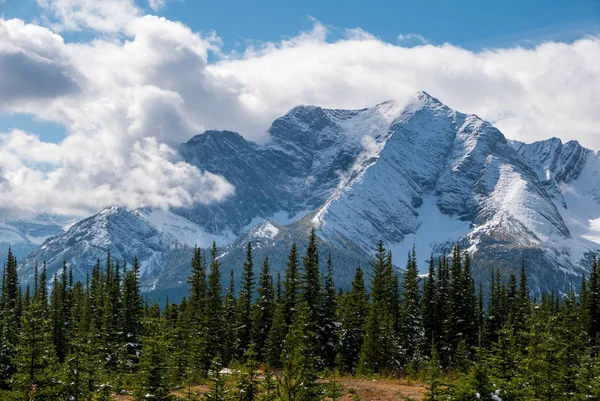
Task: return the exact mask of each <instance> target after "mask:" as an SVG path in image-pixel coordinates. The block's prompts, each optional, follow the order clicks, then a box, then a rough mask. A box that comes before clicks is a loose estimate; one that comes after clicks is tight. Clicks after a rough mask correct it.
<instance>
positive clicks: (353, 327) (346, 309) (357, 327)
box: [337, 267, 369, 373]
mask: <svg viewBox="0 0 600 401" xmlns="http://www.w3.org/2000/svg"><path fill="white" fill-rule="evenodd" d="M368 313H369V296H368V294H367V290H366V288H365V282H364V277H363V271H362V269H361V268H360V267H357V268H356V272H355V274H354V280H353V281H352V289H351V290H350V291H349V292H348V293H346V294H345V295H344V296H343V297H342V299H341V305H340V320H341V329H340V349H339V353H338V361H337V363H338V366H339V368H340V369H341V370H342V371H344V372H350V373H352V372H354V370H355V369H356V365H357V364H358V358H359V355H360V350H361V348H362V344H363V340H364V330H365V329H364V326H365V322H366V320H367V315H368Z"/></svg>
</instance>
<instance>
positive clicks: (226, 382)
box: [0, 231, 600, 401]
mask: <svg viewBox="0 0 600 401" xmlns="http://www.w3.org/2000/svg"><path fill="white" fill-rule="evenodd" d="M290 246H291V248H290V251H289V255H288V257H287V259H288V261H287V264H286V265H287V268H286V270H285V272H284V274H283V275H279V274H278V275H277V276H276V277H273V275H272V274H271V272H270V266H269V259H268V258H266V259H264V261H255V260H254V258H253V251H252V244H251V243H249V244H248V245H247V257H246V262H245V263H244V265H243V277H242V282H241V286H240V288H234V284H233V283H234V280H233V274H232V273H231V284H230V285H229V286H227V288H223V287H222V284H221V282H222V280H221V278H222V277H221V276H222V275H228V274H230V272H229V271H224V270H225V269H224V266H222V265H221V262H220V259H219V258H218V257H217V255H218V253H217V249H216V246H213V248H212V251H211V253H210V254H209V255H205V254H204V253H203V252H202V251H200V250H199V249H196V250H195V251H194V255H193V259H192V261H191V271H190V275H189V278H188V285H189V293H188V296H187V297H186V298H185V299H183V300H182V301H181V302H180V303H170V302H169V301H168V300H167V301H166V302H165V303H164V304H161V305H158V304H157V303H151V302H149V301H148V300H147V299H146V298H145V297H144V294H142V293H141V291H140V282H139V280H140V278H139V265H138V263H137V260H136V263H134V264H133V266H128V265H127V264H126V263H122V262H121V261H119V260H114V259H112V258H111V255H110V253H109V254H108V255H107V257H106V260H105V261H104V262H103V263H101V262H100V261H98V262H97V263H96V265H95V267H94V269H93V272H92V274H91V275H89V276H88V277H87V279H86V281H85V282H74V280H73V274H72V271H71V269H70V267H69V262H68V261H65V263H64V267H63V269H62V271H61V272H60V273H59V274H56V275H54V276H53V277H48V275H47V271H46V268H45V265H41V266H39V267H38V268H36V271H35V280H34V284H33V286H32V287H30V286H27V287H26V288H25V289H23V288H22V287H21V285H20V282H19V277H18V275H17V260H16V258H15V257H14V256H13V255H12V253H10V252H9V255H8V258H7V261H6V264H5V265H4V269H3V274H2V293H1V298H0V330H1V337H0V399H1V400H111V399H115V398H114V397H117V396H118V397H121V398H119V399H136V400H149V399H151V400H175V399H187V400H234V399H235V400H248V401H250V400H286V401H288V400H289V401H291V400H307V401H309V400H310V401H312V400H319V399H330V400H336V399H340V398H341V397H342V396H351V395H352V396H353V397H354V398H353V399H360V397H359V395H358V394H352V389H348V388H344V387H343V386H342V385H340V382H339V381H338V380H337V378H340V377H346V376H349V375H352V376H354V377H357V376H360V377H403V378H409V379H411V380H416V381H420V382H422V383H424V386H425V387H426V388H427V392H426V394H425V397H426V398H427V399H428V400H438V399H440V400H441V399H448V400H450V399H451V400H477V399H484V400H492V399H493V400H505V401H507V400H530V399H531V400H573V399H575V400H584V399H586V400H588V399H599V397H600V356H599V355H598V348H597V345H598V333H599V332H600V281H599V277H598V274H599V272H598V270H599V267H598V263H597V262H596V260H595V259H594V262H593V265H592V270H591V271H592V273H591V276H590V277H589V280H588V279H586V278H584V279H583V281H582V282H581V283H576V284H575V283H573V285H572V286H571V290H570V291H569V292H568V293H563V294H555V293H547V294H544V295H543V296H542V297H541V298H540V299H531V298H530V291H529V288H528V284H527V278H526V277H527V263H526V260H523V264H522V269H521V274H520V276H519V277H517V276H515V275H509V276H508V277H504V276H502V273H501V272H500V271H499V270H496V269H493V270H492V278H491V280H490V281H491V286H490V287H489V288H482V287H481V286H479V288H476V287H475V282H474V280H473V272H472V269H471V259H470V255H469V253H467V252H463V251H461V249H460V247H459V246H458V245H457V246H455V248H454V250H453V252H452V254H451V255H449V256H443V257H440V258H437V259H436V260H434V259H433V258H431V260H430V264H429V274H428V275H426V276H425V277H421V276H419V274H418V271H419V270H418V266H417V256H416V254H415V251H414V250H413V251H412V252H411V253H409V255H407V263H406V269H405V270H404V271H403V272H402V273H401V274H400V273H399V272H397V271H396V270H395V269H394V267H393V266H394V264H393V261H392V254H391V252H389V251H388V250H386V249H385V248H384V247H383V245H382V244H381V243H379V245H378V246H377V250H376V254H375V258H374V260H373V261H372V263H371V264H370V266H363V267H357V268H356V271H355V275H354V280H353V282H352V287H351V289H350V290H348V291H347V292H342V291H340V290H338V289H337V287H336V285H335V283H334V280H333V275H332V271H333V266H334V264H335V260H332V258H331V257H330V256H329V257H328V255H320V254H319V249H318V246H317V241H316V236H315V233H314V231H313V232H312V234H311V236H310V238H309V241H308V247H307V249H306V251H305V252H302V254H301V253H300V251H299V250H298V248H297V247H296V245H295V244H290ZM198 385H202V386H200V387H199V386H198ZM123 397H126V398H123Z"/></svg>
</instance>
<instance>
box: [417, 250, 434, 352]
mask: <svg viewBox="0 0 600 401" xmlns="http://www.w3.org/2000/svg"><path fill="white" fill-rule="evenodd" d="M436 281H437V280H436V272H435V262H434V259H433V254H432V255H431V256H430V258H429V272H428V274H427V277H426V278H425V280H424V283H423V299H422V301H421V307H422V312H421V315H422V317H423V351H424V352H423V353H424V354H425V355H427V356H429V351H430V350H431V344H434V343H435V340H436V339H437V336H438V334H437V333H436V329H437V323H438V316H437V313H436V312H437V309H436V290H437V282H436Z"/></svg>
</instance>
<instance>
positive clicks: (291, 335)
mask: <svg viewBox="0 0 600 401" xmlns="http://www.w3.org/2000/svg"><path fill="white" fill-rule="evenodd" d="M310 315H311V314H310V307H309V305H308V304H307V303H306V302H303V303H302V304H301V305H300V307H299V310H298V311H297V316H296V319H295V321H294V324H293V325H292V326H291V327H290V330H289V332H288V334H287V336H286V338H285V345H284V348H283V352H282V354H281V365H282V372H281V376H280V377H279V378H278V380H277V397H278V399H279V400H281V401H313V400H319V399H320V398H321V397H320V392H319V387H318V385H317V383H316V380H317V373H316V368H315V366H316V364H317V362H316V361H317V357H316V348H317V344H316V342H315V341H314V338H315V335H314V333H313V332H312V331H310V327H311V326H312V324H310V323H311V322H310V320H309V319H310Z"/></svg>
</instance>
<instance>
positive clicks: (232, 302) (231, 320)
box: [223, 270, 237, 364]
mask: <svg viewBox="0 0 600 401" xmlns="http://www.w3.org/2000/svg"><path fill="white" fill-rule="evenodd" d="M223 313H224V319H223V322H224V324H225V328H224V335H225V337H224V339H223V340H224V341H223V343H224V344H223V348H224V351H223V363H224V364H228V363H230V362H231V360H232V359H233V358H234V357H235V356H236V342H237V338H236V328H237V326H236V321H237V299H236V298H235V281H234V276H233V270H231V273H230V276H229V286H228V287H227V294H225V298H224V299H223Z"/></svg>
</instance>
